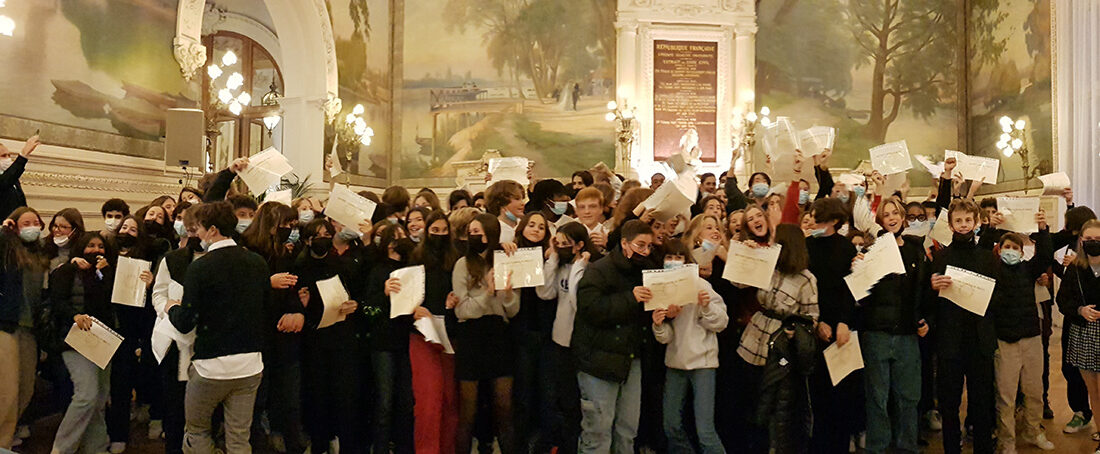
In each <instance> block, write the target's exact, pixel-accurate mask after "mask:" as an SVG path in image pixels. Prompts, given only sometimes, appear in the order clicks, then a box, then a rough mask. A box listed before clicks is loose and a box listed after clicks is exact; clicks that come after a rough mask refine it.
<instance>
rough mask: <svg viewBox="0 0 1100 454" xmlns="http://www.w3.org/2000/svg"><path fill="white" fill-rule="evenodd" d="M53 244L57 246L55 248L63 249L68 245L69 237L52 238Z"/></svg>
mask: <svg viewBox="0 0 1100 454" xmlns="http://www.w3.org/2000/svg"><path fill="white" fill-rule="evenodd" d="M53 244H55V245H57V247H65V245H66V244H69V237H67V236H55V237H53Z"/></svg>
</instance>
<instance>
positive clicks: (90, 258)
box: [84, 252, 103, 268]
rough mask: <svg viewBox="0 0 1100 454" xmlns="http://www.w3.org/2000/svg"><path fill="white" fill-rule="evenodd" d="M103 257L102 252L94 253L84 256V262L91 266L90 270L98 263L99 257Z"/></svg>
mask: <svg viewBox="0 0 1100 454" xmlns="http://www.w3.org/2000/svg"><path fill="white" fill-rule="evenodd" d="M101 255H103V253H102V252H94V253H91V254H84V260H87V261H88V263H91V264H92V268H95V264H96V263H98V262H99V256H101Z"/></svg>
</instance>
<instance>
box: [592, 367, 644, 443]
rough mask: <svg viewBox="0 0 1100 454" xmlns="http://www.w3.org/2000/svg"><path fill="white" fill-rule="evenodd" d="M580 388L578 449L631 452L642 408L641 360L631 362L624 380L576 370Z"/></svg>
mask: <svg viewBox="0 0 1100 454" xmlns="http://www.w3.org/2000/svg"><path fill="white" fill-rule="evenodd" d="M577 384H578V385H579V386H580V389H581V438H580V446H579V448H578V450H577V452H580V453H599V454H606V453H614V454H634V437H635V436H637V435H638V417H639V416H640V413H641V410H642V362H641V361H640V360H637V359H636V360H634V361H632V362H631V363H630V375H628V376H627V378H626V382H623V383H618V382H612V381H607V380H604V379H600V378H596V377H593V376H591V375H588V374H586V373H584V372H577Z"/></svg>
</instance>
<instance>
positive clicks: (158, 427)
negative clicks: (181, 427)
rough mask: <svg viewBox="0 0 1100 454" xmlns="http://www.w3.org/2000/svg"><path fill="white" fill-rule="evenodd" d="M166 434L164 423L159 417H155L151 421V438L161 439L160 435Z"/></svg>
mask: <svg viewBox="0 0 1100 454" xmlns="http://www.w3.org/2000/svg"><path fill="white" fill-rule="evenodd" d="M162 434H164V425H163V424H162V423H161V420H159V419H153V420H150V421H149V439H150V440H160V436H161V435H162Z"/></svg>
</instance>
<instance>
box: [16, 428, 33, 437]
mask: <svg viewBox="0 0 1100 454" xmlns="http://www.w3.org/2000/svg"><path fill="white" fill-rule="evenodd" d="M30 437H31V426H28V425H21V426H19V427H16V428H15V438H30Z"/></svg>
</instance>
